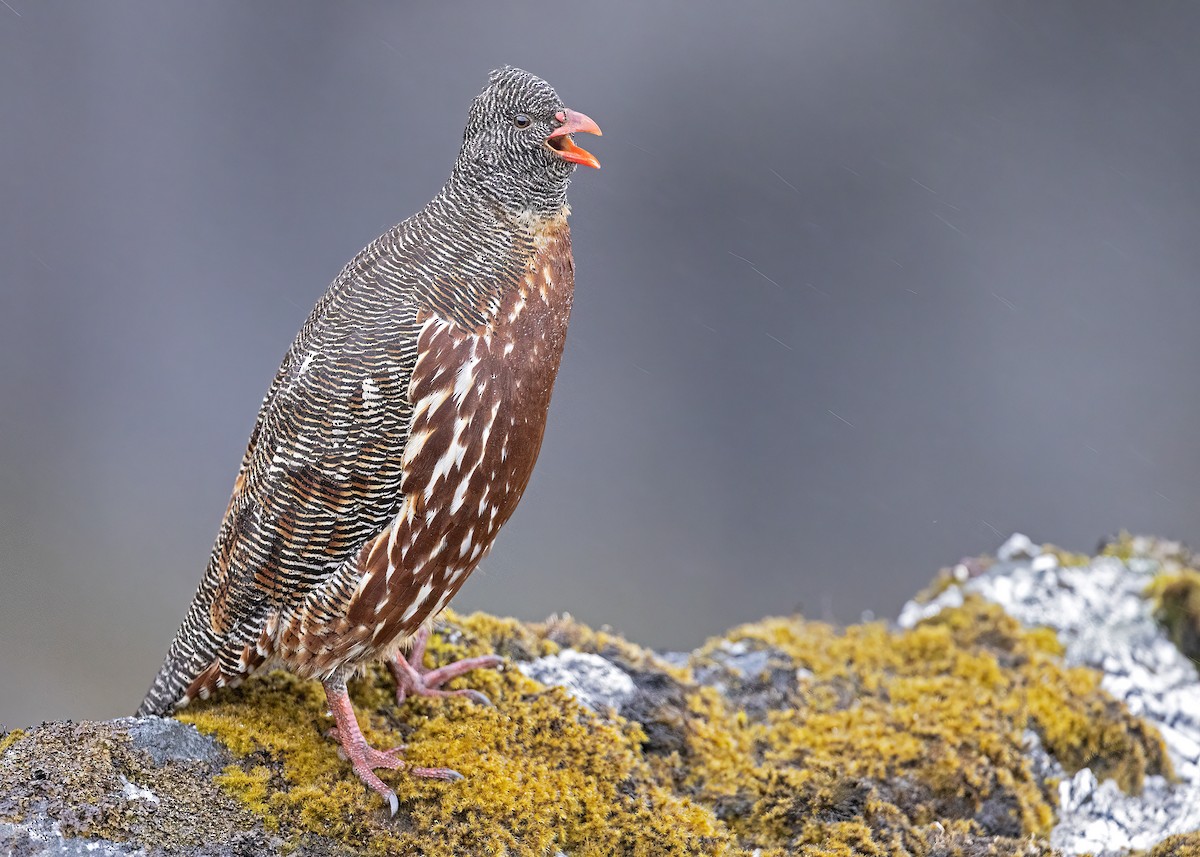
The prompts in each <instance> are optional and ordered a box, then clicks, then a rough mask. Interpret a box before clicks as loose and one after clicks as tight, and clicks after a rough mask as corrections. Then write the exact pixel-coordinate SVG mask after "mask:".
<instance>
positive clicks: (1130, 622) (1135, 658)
mask: <svg viewBox="0 0 1200 857" xmlns="http://www.w3.org/2000/svg"><path fill="white" fill-rule="evenodd" d="M1106 551H1107V553H1108V555H1101V556H1098V557H1095V558H1093V559H1088V560H1084V558H1082V557H1063V556H1062V555H1061V554H1059V553H1056V552H1055V551H1054V550H1052V549H1043V548H1042V547H1039V546H1037V545H1034V544H1033V543H1032V542H1031V541H1030V540H1029V539H1028V538H1027V537H1025V536H1023V535H1020V534H1018V535H1014V536H1012V537H1011V538H1009V540H1008V541H1006V542H1005V543H1004V544H1003V545H1002V546H1001V547H1000V549H999V551H997V554H996V560H997V561H996V562H995V563H994V564H992V565H991V566H990V567H989V568H987V570H986V571H982V572H978V571H976V572H975V573H972V571H971V569H970V568H969V567H968V566H967V565H960V566H959V567H958V568H957V569H956V570H955V571H956V572H957V574H956V577H957V580H956V582H955V583H954V584H953V585H951V586H950V587H948V588H947V589H946V590H945V591H943V592H942V593H941V594H939V595H938V596H937V597H936V598H934V599H933V600H932V601H931V602H929V603H926V604H918V603H916V602H913V603H910V604H909V605H906V607H905V608H904V610H903V611H902V612H901V615H900V619H899V624H900V625H901V626H911V625H913V624H915V623H916V622H917V621H919V620H920V619H923V618H927V617H929V616H932V615H935V614H936V613H937V612H938V610H940V609H941V608H942V607H945V606H951V607H957V606H958V605H960V604H961V603H962V599H963V597H964V595H965V594H967V593H977V594H979V595H982V596H983V597H984V598H987V599H988V600H989V601H993V602H995V603H997V604H999V605H1000V606H1001V607H1003V608H1004V610H1005V611H1006V612H1007V613H1009V614H1010V615H1011V616H1013V617H1015V618H1016V619H1018V620H1020V621H1021V622H1023V623H1024V624H1026V625H1038V626H1044V627H1049V628H1052V629H1054V631H1055V632H1056V634H1057V636H1058V639H1059V641H1060V642H1061V643H1062V644H1063V646H1064V648H1065V652H1064V657H1065V660H1066V661H1067V663H1070V664H1076V665H1081V666H1086V667H1091V668H1093V669H1096V670H1098V671H1100V672H1101V673H1102V674H1103V679H1102V680H1101V685H1100V686H1101V687H1102V688H1104V690H1106V691H1108V693H1110V694H1111V695H1112V696H1113V697H1115V698H1117V699H1119V700H1121V701H1122V702H1123V703H1124V704H1125V706H1126V707H1127V708H1128V709H1129V711H1130V712H1131V713H1133V714H1135V715H1137V716H1139V717H1142V718H1144V719H1145V720H1146V721H1147V722H1149V723H1150V724H1151V725H1153V726H1154V727H1155V728H1156V729H1157V730H1158V732H1159V734H1160V735H1162V738H1163V740H1164V742H1165V743H1166V747H1167V750H1168V752H1169V754H1170V758H1171V762H1172V765H1173V767H1174V770H1175V774H1176V775H1177V777H1178V781H1177V782H1174V783H1172V782H1168V781H1167V780H1166V779H1165V778H1163V777H1150V778H1148V779H1147V781H1146V783H1145V785H1144V788H1143V791H1142V793H1141V794H1140V795H1129V794H1125V793H1124V792H1122V791H1121V790H1120V789H1119V788H1117V786H1116V784H1115V783H1113V782H1112V781H1111V780H1110V781H1107V782H1103V783H1101V782H1098V781H1097V779H1096V777H1095V775H1094V774H1093V773H1092V771H1091V770H1089V769H1088V768H1083V769H1082V770H1080V771H1078V772H1076V773H1075V775H1074V777H1071V776H1066V775H1065V772H1063V771H1061V769H1054V768H1052V773H1053V775H1055V776H1057V777H1060V778H1061V782H1060V784H1059V795H1058V797H1059V807H1058V824H1057V825H1056V826H1055V828H1054V831H1053V833H1052V834H1051V837H1050V840H1051V842H1052V843H1053V844H1054V845H1055V846H1056V847H1058V848H1060V849H1062V851H1063V852H1064V853H1066V854H1084V853H1096V854H1122V853H1126V852H1127V851H1128V850H1130V849H1136V848H1150V847H1152V846H1154V845H1156V844H1157V843H1158V842H1160V841H1162V840H1163V839H1165V838H1166V837H1167V836H1170V835H1172V834H1176V833H1189V832H1192V831H1196V830H1200V681H1198V680H1197V673H1196V667H1195V666H1194V665H1193V664H1192V662H1191V661H1190V660H1189V659H1188V658H1187V657H1186V656H1185V655H1184V654H1183V653H1182V652H1181V651H1180V650H1179V649H1178V648H1177V647H1176V646H1175V645H1174V644H1173V643H1172V642H1171V639H1170V637H1169V634H1168V631H1167V629H1165V628H1164V627H1162V626H1161V625H1160V624H1159V622H1157V621H1156V620H1155V616H1154V603H1153V602H1152V601H1151V600H1150V599H1148V598H1147V597H1146V594H1147V591H1148V590H1149V589H1150V588H1151V585H1152V583H1153V581H1154V580H1155V579H1156V578H1157V577H1159V576H1160V575H1169V574H1174V573H1176V572H1178V571H1179V570H1180V569H1182V568H1185V567H1187V566H1188V565H1189V564H1191V563H1192V561H1193V560H1192V557H1191V555H1190V553H1189V552H1188V551H1187V550H1186V549H1185V548H1183V546H1182V545H1180V544H1178V543H1175V542H1168V541H1162V540H1154V539H1147V538H1130V537H1126V538H1124V539H1123V540H1120V541H1117V542H1115V543H1113V544H1111V545H1108V546H1106Z"/></svg>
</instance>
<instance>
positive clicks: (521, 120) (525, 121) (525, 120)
mask: <svg viewBox="0 0 1200 857" xmlns="http://www.w3.org/2000/svg"><path fill="white" fill-rule="evenodd" d="M513 124H514V125H516V126H517V127H518V128H528V127H529V126H530V125H532V124H533V120H532V119H530V118H529V117H528V116H526V115H525V114H524V113H518V114H517V115H516V116H514V117H513Z"/></svg>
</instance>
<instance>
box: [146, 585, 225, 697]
mask: <svg viewBox="0 0 1200 857" xmlns="http://www.w3.org/2000/svg"><path fill="white" fill-rule="evenodd" d="M202 602H203V599H202V598H201V597H200V593H197V597H196V598H195V599H194V600H193V601H192V606H191V609H189V610H188V614H187V617H186V618H185V619H184V620H183V624H182V625H180V626H179V630H178V631H177V632H176V633H175V639H174V640H173V641H172V642H171V648H170V649H168V650H167V657H166V659H165V660H164V661H163V664H162V666H161V667H159V670H158V675H156V676H155V677H154V682H153V683H152V684H151V685H150V689H149V690H148V691H146V698H145V699H143V700H142V704H141V705H140V706H138V710H137V716H139V717H142V716H145V715H148V714H157V715H160V716H166V715H168V714H170V713H171V712H172V711H174V710H175V709H176V708H181V707H183V706H184V705H187V703H188V702H190V701H191V699H192V697H193V696H195V695H196V693H197V692H198V691H200V690H204V691H207V690H209V689H211V687H213V686H217V685H219V684H223V683H224V682H222V681H220V661H219V659H218V655H219V654H220V651H221V648H222V644H223V640H222V639H221V638H220V637H218V636H217V635H216V634H215V633H213V630H212V627H211V625H210V624H209V622H208V616H207V613H208V611H207V610H206V609H205V606H206V605H205V604H204V603H202Z"/></svg>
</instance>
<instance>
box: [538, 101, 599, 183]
mask: <svg viewBox="0 0 1200 857" xmlns="http://www.w3.org/2000/svg"><path fill="white" fill-rule="evenodd" d="M554 118H555V119H557V120H558V121H559V122H561V123H562V125H561V126H559V127H558V128H555V129H554V130H553V131H551V132H550V136H549V137H547V138H546V145H547V146H549V147H550V148H551V149H553V150H554V152H555V154H557V155H558V156H559V157H560V158H562V159H563V160H564V161H570V162H571V163H572V164H582V165H583V166H585V167H595V168H596V169H600V162H599V161H597V160H596V156H595V155H593V154H592V153H591V152H588V151H585V150H583V149H581V148H579V147H578V146H576V145H575V141H574V140H572V139H571V135H572V134H575V133H585V134H595V135H596V136H597V137H602V136H604V135H603V132H601V130H600V126H599V125H597V124H596V123H595V122H593V121H592V120H591V119H590V118H589V117H588V116H586V115H585V114H583V113H576V112H575V111H574V110H560V111H558V112H557V113H555V114H554Z"/></svg>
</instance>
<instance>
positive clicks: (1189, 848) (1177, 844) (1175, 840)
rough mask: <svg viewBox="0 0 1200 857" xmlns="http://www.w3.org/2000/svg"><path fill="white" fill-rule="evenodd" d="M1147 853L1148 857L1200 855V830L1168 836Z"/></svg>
mask: <svg viewBox="0 0 1200 857" xmlns="http://www.w3.org/2000/svg"><path fill="white" fill-rule="evenodd" d="M1145 853H1146V854H1147V855H1148V857H1200V832H1196V833H1184V834H1180V835H1178V836H1168V837H1167V838H1166V839H1164V840H1163V841H1162V842H1160V843H1158V844H1157V845H1155V846H1154V848H1153V849H1152V850H1151V851H1148V852H1145Z"/></svg>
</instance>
